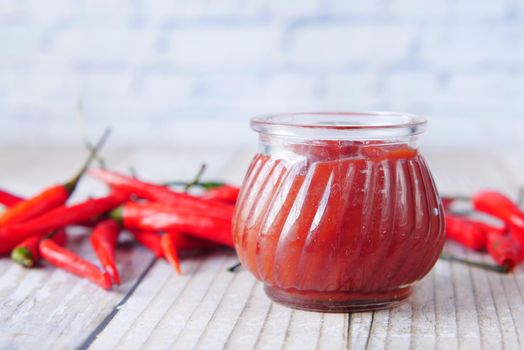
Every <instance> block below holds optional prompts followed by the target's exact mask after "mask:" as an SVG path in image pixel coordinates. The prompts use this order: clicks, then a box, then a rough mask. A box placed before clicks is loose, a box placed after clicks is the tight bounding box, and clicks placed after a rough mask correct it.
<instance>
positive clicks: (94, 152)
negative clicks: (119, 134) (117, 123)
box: [64, 129, 111, 193]
mask: <svg viewBox="0 0 524 350" xmlns="http://www.w3.org/2000/svg"><path fill="white" fill-rule="evenodd" d="M110 134H111V129H106V130H105V131H104V133H103V134H102V137H101V138H100V139H99V140H98V142H97V144H96V145H95V146H94V147H92V148H91V150H90V152H89V156H88V157H87V159H86V161H85V162H84V165H82V167H81V168H80V170H79V171H78V173H77V174H76V175H75V176H74V177H73V178H72V179H70V180H69V181H67V182H66V183H65V184H64V187H65V189H66V190H67V192H69V193H72V192H73V191H74V190H75V188H76V186H77V185H78V182H79V181H80V179H81V178H82V176H83V175H84V174H85V172H86V171H87V169H88V168H89V166H90V165H91V163H92V162H93V160H95V159H96V157H97V155H98V151H99V150H100V149H101V148H102V146H103V145H104V143H105V142H106V140H107V138H108V137H109V135H110Z"/></svg>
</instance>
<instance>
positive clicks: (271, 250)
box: [233, 113, 445, 312]
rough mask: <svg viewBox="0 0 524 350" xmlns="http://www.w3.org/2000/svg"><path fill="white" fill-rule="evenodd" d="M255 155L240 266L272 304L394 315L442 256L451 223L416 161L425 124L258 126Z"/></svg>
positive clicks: (409, 120)
mask: <svg viewBox="0 0 524 350" xmlns="http://www.w3.org/2000/svg"><path fill="white" fill-rule="evenodd" d="M251 127H252V128H253V129H254V130H255V131H257V132H258V133H259V142H260V143H259V144H260V148H259V152H258V154H256V155H255V157H254V158H253V161H252V162H251V165H250V167H249V169H248V171H247V174H246V176H245V179H244V182H243V185H242V190H241V193H240V196H239V200H238V203H237V207H236V212H235V215H234V219H233V237H234V242H235V248H236V251H237V253H238V256H239V258H240V261H241V262H242V264H243V265H244V267H245V268H247V269H248V270H249V271H250V272H251V273H253V274H254V275H255V277H256V278H257V279H259V280H260V281H262V282H263V283H264V285H265V291H266V294H267V295H268V296H269V297H270V298H271V299H273V300H274V301H276V302H279V303H282V304H285V305H288V306H291V307H294V308H298V309H303V310H313V311H324V312H352V311H363V310H375V309H381V308H387V307H391V306H394V305H396V304H398V303H400V302H401V301H402V300H403V299H405V298H407V297H408V296H409V295H410V293H411V286H412V285H413V283H414V282H416V281H418V280H420V279H421V278H422V277H424V275H426V274H427V273H428V272H429V271H430V270H431V268H432V267H433V265H434V264H435V263H436V261H437V259H438V257H439V255H440V252H441V250H442V247H443V244H444V240H445V236H444V216H443V210H442V206H441V203H440V199H439V196H438V193H437V189H436V187H435V183H434V181H433V179H432V177H431V174H430V171H429V169H428V167H427V164H426V162H425V160H424V158H423V157H422V155H421V154H420V153H419V150H418V135H419V134H421V133H422V132H423V131H424V130H425V127H426V121H425V120H424V119H423V118H420V117H415V116H410V115H405V114H396V113H297V114H286V115H271V116H263V117H256V118H253V119H252V120H251Z"/></svg>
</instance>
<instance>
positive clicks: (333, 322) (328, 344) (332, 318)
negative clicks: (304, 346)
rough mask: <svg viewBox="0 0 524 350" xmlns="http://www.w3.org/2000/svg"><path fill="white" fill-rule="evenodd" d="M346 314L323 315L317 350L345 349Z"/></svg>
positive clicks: (346, 344)
mask: <svg viewBox="0 0 524 350" xmlns="http://www.w3.org/2000/svg"><path fill="white" fill-rule="evenodd" d="M349 317H350V315H348V314H323V315H322V327H321V329H320V338H319V339H318V348H319V349H321V350H331V349H345V348H346V347H347V346H348V333H349V332H348V322H349Z"/></svg>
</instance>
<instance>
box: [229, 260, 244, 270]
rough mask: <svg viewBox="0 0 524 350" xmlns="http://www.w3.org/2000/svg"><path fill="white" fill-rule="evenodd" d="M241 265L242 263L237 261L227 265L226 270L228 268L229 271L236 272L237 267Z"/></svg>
mask: <svg viewBox="0 0 524 350" xmlns="http://www.w3.org/2000/svg"><path fill="white" fill-rule="evenodd" d="M241 266H242V263H241V262H238V263H236V264H235V265H233V266H231V267H229V268H228V269H227V270H228V271H229V272H237V271H238V269H239V268H240V267H241Z"/></svg>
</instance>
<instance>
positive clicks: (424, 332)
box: [410, 270, 437, 349]
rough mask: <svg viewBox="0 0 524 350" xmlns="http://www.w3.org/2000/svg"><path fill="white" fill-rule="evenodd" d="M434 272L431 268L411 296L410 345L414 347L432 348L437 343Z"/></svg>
mask: <svg viewBox="0 0 524 350" xmlns="http://www.w3.org/2000/svg"><path fill="white" fill-rule="evenodd" d="M434 273H435V271H434V270H433V271H432V272H430V273H429V274H428V275H427V276H426V277H425V278H424V279H423V280H422V281H421V282H420V283H419V284H417V285H416V286H415V288H414V291H413V295H412V297H411V309H412V313H413V319H412V321H411V340H410V347H411V348H414V349H434V348H435V347H436V345H437V334H436V329H435V324H436V309H435V304H436V300H435V278H434V276H433V274H434Z"/></svg>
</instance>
